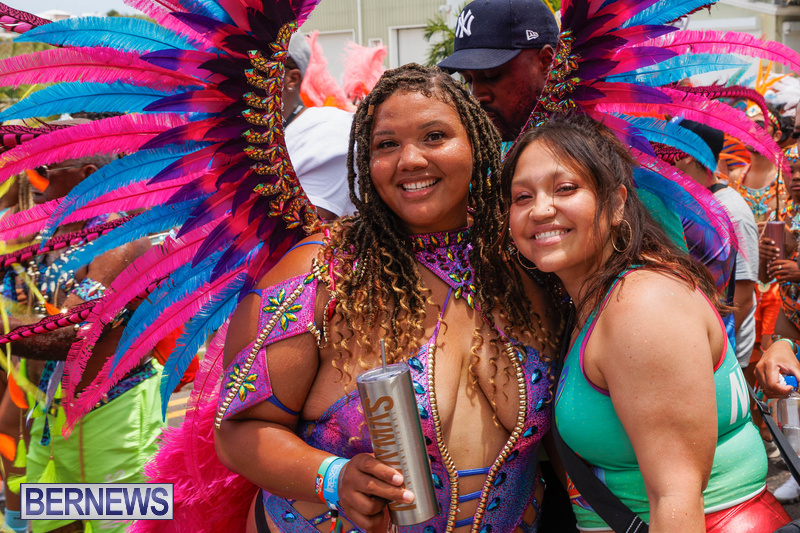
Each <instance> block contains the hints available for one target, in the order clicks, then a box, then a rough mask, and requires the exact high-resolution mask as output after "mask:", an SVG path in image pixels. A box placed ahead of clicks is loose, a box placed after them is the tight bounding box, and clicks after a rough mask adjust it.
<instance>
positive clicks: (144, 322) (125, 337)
mask: <svg viewBox="0 0 800 533" xmlns="http://www.w3.org/2000/svg"><path fill="white" fill-rule="evenodd" d="M221 255H222V251H219V252H216V253H214V254H212V255H210V256H209V257H207V258H206V259H205V260H204V261H202V262H200V264H198V265H197V266H195V267H192V265H191V264H186V265H183V266H182V267H180V268H178V269H177V270H176V271H175V272H173V273H172V274H170V276H169V279H167V280H166V281H164V282H162V283H161V284H160V285H159V286H158V287H157V288H156V290H154V291H153V292H152V293H151V294H150V295H149V296H148V298H147V299H146V300H145V301H144V302H142V303H141V305H139V307H138V308H137V309H136V311H135V312H134V313H133V316H132V317H131V319H130V321H129V322H128V325H127V326H126V327H125V331H123V332H122V338H121V339H120V341H119V344H118V345H117V352H116V354H115V355H114V365H115V366H116V365H117V364H118V363H119V361H120V360H121V359H122V356H123V355H124V354H125V352H126V351H128V349H129V348H130V347H131V345H132V344H133V342H134V341H135V340H136V339H138V338H139V337H140V336H141V335H142V333H144V331H145V330H146V329H147V328H148V327H149V326H150V325H151V324H153V322H155V321H156V320H158V319H159V317H161V315H162V313H163V312H164V311H165V310H166V309H169V308H170V307H171V306H172V305H174V304H177V303H180V302H181V301H182V300H183V299H184V298H186V297H187V296H189V295H190V294H193V293H195V292H197V291H198V290H199V289H200V288H201V287H202V286H203V285H205V284H206V283H208V282H209V281H210V280H211V273H212V271H213V270H214V267H215V266H216V263H217V261H218V260H219V258H220V256H221Z"/></svg>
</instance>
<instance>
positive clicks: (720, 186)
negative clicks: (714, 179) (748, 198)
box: [708, 183, 727, 194]
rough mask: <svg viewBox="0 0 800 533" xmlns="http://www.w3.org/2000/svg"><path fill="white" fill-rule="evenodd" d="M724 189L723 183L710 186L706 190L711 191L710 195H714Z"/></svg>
mask: <svg viewBox="0 0 800 533" xmlns="http://www.w3.org/2000/svg"><path fill="white" fill-rule="evenodd" d="M725 187H727V185H725V184H724V183H715V184H714V185H712V186H710V187H709V188H708V190H709V191H711V194H714V193H715V192H717V191H721V190H722V189H724V188H725Z"/></svg>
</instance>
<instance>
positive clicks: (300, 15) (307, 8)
mask: <svg viewBox="0 0 800 533" xmlns="http://www.w3.org/2000/svg"><path fill="white" fill-rule="evenodd" d="M319 2H320V0H292V11H294V14H295V17H297V26H298V27H300V26H302V25H303V23H304V22H305V21H306V20H308V17H309V15H311V12H312V11H314V8H315V7H317V4H319Z"/></svg>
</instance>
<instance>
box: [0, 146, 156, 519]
mask: <svg viewBox="0 0 800 533" xmlns="http://www.w3.org/2000/svg"><path fill="white" fill-rule="evenodd" d="M110 161H111V157H110V156H92V157H86V158H81V159H73V160H67V161H64V162H62V163H59V164H58V165H54V166H53V167H42V168H40V169H37V172H38V173H39V174H40V175H42V176H43V177H45V178H46V179H47V188H46V189H45V190H44V191H35V192H34V194H33V201H34V203H36V204H42V203H45V202H48V201H51V200H55V199H58V198H63V197H64V196H66V195H67V194H68V193H69V192H70V191H71V190H72V189H73V188H74V187H75V186H77V185H78V184H79V183H80V182H82V181H83V180H84V179H86V178H87V177H88V176H90V175H91V174H93V173H94V172H96V171H97V170H98V169H99V168H101V167H103V166H104V165H105V164H108V163H109V162H110ZM118 217H119V215H117V214H111V215H106V216H99V217H95V218H92V219H90V220H87V221H76V222H70V223H66V224H63V225H61V226H59V228H58V229H57V230H56V232H55V235H61V234H65V233H70V232H74V231H77V230H81V229H87V228H90V227H95V226H98V225H100V224H103V223H105V222H107V221H110V220H112V219H113V218H118ZM148 248H149V241H148V239H146V238H143V239H140V240H137V241H134V242H132V243H128V244H125V245H123V246H121V247H119V248H116V249H114V250H111V251H109V252H107V253H105V254H103V255H101V256H99V257H98V258H97V259H95V260H94V261H92V262H91V263H90V264H89V265H88V266H85V267H81V268H78V269H77V270H75V271H72V270H65V269H64V264H65V263H64V261H63V259H65V258H66V257H68V256H69V254H71V253H73V252H75V251H76V249H75V248H74V247H67V248H66V249H61V250H58V251H55V252H51V253H48V254H46V255H44V256H38V257H36V258H34V259H33V260H31V261H30V262H29V263H28V264H26V265H24V267H25V272H24V274H22V273H18V272H16V271H9V272H7V273H6V275H5V278H4V280H3V292H4V296H6V297H8V298H11V299H17V300H18V301H20V302H21V303H29V304H30V305H31V307H32V313H33V314H31V315H18V314H15V315H13V316H11V317H10V325H11V328H12V329H13V328H14V327H16V326H18V325H22V324H28V323H32V322H36V321H38V320H39V319H41V318H42V317H43V316H45V315H46V314H48V313H50V312H52V311H50V309H54V310H56V312H57V311H58V310H59V309H63V308H68V307H73V306H75V305H78V304H80V303H82V302H85V301H89V300H93V299H96V298H100V297H102V296H103V294H104V291H105V287H106V286H107V285H108V284H109V283H111V281H112V280H114V279H115V278H116V277H117V276H118V275H119V274H120V272H122V270H123V269H124V268H125V267H126V266H127V265H129V264H130V263H131V262H132V261H133V260H134V259H136V258H137V257H138V256H140V255H141V254H142V253H144V252H145V251H146V250H147V249H148ZM21 277H27V278H29V280H30V281H29V282H26V283H19V284H18V280H19V278H21ZM28 283H30V284H32V285H33V286H35V287H36V288H37V291H38V294H37V293H36V292H34V291H30V290H27V289H26V290H23V291H21V292H18V291H17V290H16V289H17V287H18V285H19V286H20V287H28V286H29V285H28ZM39 294H40V295H41V299H39ZM128 313H129V311H127V310H125V311H123V312H122V314H121V315H120V316H118V317H117V320H116V322H115V323H116V324H117V325H121V324H124V323H125V321H126V319H127V317H128ZM77 331H78V329H77V328H73V327H69V328H62V329H59V330H56V331H52V332H48V333H44V334H41V335H37V336H34V337H31V338H28V339H24V340H21V341H18V342H14V343H12V345H11V350H12V353H13V354H14V355H16V356H18V357H21V358H23V361H24V363H23V364H24V366H25V367H26V371H27V372H26V373H27V376H28V379H29V380H30V382H31V383H33V384H34V385H38V388H39V390H40V392H41V395H42V397H44V398H46V400H41V398H40V399H39V400H38V401H35V400H34V398H33V397H30V396H29V405H30V406H31V408H32V417H33V419H32V422H31V425H30V439H31V443H30V449H29V450H28V452H27V458H26V459H27V467H26V478H27V481H29V482H51V483H52V482H55V481H56V480H58V482H61V483H108V482H112V481H113V482H128V483H135V482H141V481H142V480H143V479H142V470H143V467H144V463H145V462H146V461H147V460H148V459H149V458H150V457H151V456H152V455H153V454H154V453H155V451H156V449H157V439H158V437H159V436H160V435H161V430H162V427H163V422H162V420H161V415H160V412H161V410H160V398H159V384H160V375H161V373H160V367H159V366H157V365H156V364H154V363H153V361H152V359H150V358H149V357H148V358H146V359H145V360H143V361H142V362H141V363H140V364H139V366H137V367H135V368H134V369H132V370H131V371H130V372H129V373H128V374H127V375H126V377H125V378H123V379H122V380H121V381H120V383H119V384H118V385H116V386H115V387H114V388H112V389H111V391H109V393H108V394H107V395H106V398H105V399H104V400H103V401H102V402H100V403H99V404H98V405H97V406H96V407H95V408H94V410H92V411H91V412H90V413H89V414H88V415H87V416H86V417H85V418H83V419H82V420H81V421H80V422H79V423H78V426H77V427H76V428H75V434H74V435H73V438H70V439H65V438H64V437H62V436H61V429H60V426H61V423H60V420H62V419H63V418H62V414H61V407H60V403H61V401H62V398H61V397H60V388H59V383H60V379H61V371H62V369H63V361H65V360H66V358H67V355H68V353H69V349H70V346H71V345H72V343H73V342H74V341H75V338H76V336H77ZM121 334H122V328H119V327H112V328H109V330H108V331H105V332H104V333H103V335H102V336H101V337H100V340H99V341H98V343H97V345H96V348H95V351H94V354H93V356H92V359H90V360H89V362H88V365H87V374H86V375H85V376H84V380H83V381H82V382H81V384H79V386H78V390H82V389H83V388H84V387H85V386H86V385H87V384H88V383H89V382H90V380H91V379H93V378H94V376H95V375H96V373H97V372H98V371H99V369H100V368H101V367H102V365H103V364H104V363H105V361H106V360H107V358H109V357H111V356H112V355H113V354H114V352H115V350H116V346H117V343H118V342H119V339H120V337H121ZM63 400H64V401H67V399H63ZM17 518H18V517H17ZM7 522H8V520H7ZM88 522H91V523H92V527H93V528H94V529H95V530H98V529H100V530H102V531H119V532H122V531H124V530H125V528H126V523H124V522H111V521H88ZM85 525H86V524H83V523H81V521H77V522H76V521H73V520H35V521H32V522H31V527H32V530H33V531H34V532H36V533H39V532H42V533H44V532H51V531H56V532H59V533H68V532H72V531H82V530H83V528H84V526H85ZM17 526H18V527H19V528H20V529H19V530H20V531H24V528H25V527H26V524H24V523H21V524H20V523H17Z"/></svg>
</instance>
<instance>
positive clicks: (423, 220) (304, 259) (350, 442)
mask: <svg viewBox="0 0 800 533" xmlns="http://www.w3.org/2000/svg"><path fill="white" fill-rule="evenodd" d="M350 143H351V146H350V153H349V157H348V167H349V174H348V175H349V185H350V191H351V192H350V195H351V199H352V201H353V203H354V204H355V206H356V207H357V210H358V215H357V216H355V217H353V218H345V219H342V220H340V221H338V222H335V223H334V224H333V225H331V226H329V227H327V229H326V230H325V232H324V233H323V234H321V235H318V236H312V237H309V238H308V239H306V240H305V241H304V242H302V243H301V246H299V247H296V248H295V249H293V250H292V251H290V252H289V253H288V254H287V255H286V256H285V257H284V258H283V260H282V261H281V262H280V263H279V264H278V265H277V266H276V267H275V268H274V269H273V270H272V271H271V272H270V273H269V274H268V275H267V276H266V277H265V278H264V279H263V280H261V282H260V283H259V284H258V289H257V290H256V291H254V292H255V294H250V295H248V296H247V297H246V298H245V299H244V300H243V301H242V303H241V305H240V306H239V307H238V308H237V310H236V312H235V314H234V316H233V319H232V322H231V326H230V328H231V329H230V332H229V335H228V341H227V343H228V344H227V346H226V350H225V361H224V364H225V366H226V370H225V374H224V382H223V384H222V387H223V388H222V389H221V391H222V392H221V394H220V408H219V411H218V414H217V420H218V423H219V428H218V430H217V432H216V442H217V450H218V455H219V457H220V458H221V460H222V462H223V463H224V464H225V465H226V466H228V467H229V468H230V469H232V470H234V471H236V472H239V473H241V474H242V475H244V476H245V477H247V478H248V479H250V480H251V481H252V482H254V483H255V484H256V485H257V486H259V487H261V488H262V489H263V490H262V491H260V493H259V496H258V497H257V498H256V501H255V502H254V506H255V511H254V512H252V511H251V518H250V530H253V531H267V530H271V531H276V530H277V531H298V532H299V531H315V530H316V529H315V527H316V526H318V527H319V528H323V527H327V528H330V527H331V526H330V524H329V523H326V522H328V520H330V516H331V513H330V511H329V510H328V507H326V505H325V504H321V503H320V502H319V499H318V497H317V494H316V492H315V477H316V475H317V473H318V471H321V470H320V467H321V466H322V467H323V469H324V467H325V465H330V464H337V465H340V466H341V464H344V466H343V468H342V469H341V471H340V473H339V475H338V476H336V479H337V480H338V495H337V499H338V509H339V510H340V511H341V515H340V519H341V520H342V521H343V522H344V524H345V525H344V527H346V528H347V530H352V529H355V530H358V531H361V530H366V531H386V527H387V520H388V515H387V514H386V512H385V511H386V504H387V502H389V501H404V502H410V501H412V500H413V498H414V495H413V494H412V493H411V492H410V491H408V490H405V489H404V488H403V480H402V476H401V474H400V473H399V472H398V471H396V470H394V469H393V468H390V467H389V466H388V465H386V464H384V463H381V462H380V461H378V460H377V459H375V458H374V457H373V456H372V455H371V453H370V452H371V446H370V440H369V436H368V433H367V430H366V426H365V423H364V419H363V415H362V414H361V411H360V402H359V399H358V393H357V391H356V387H355V377H356V376H357V375H358V374H359V373H361V372H363V371H364V370H367V369H370V368H374V367H376V366H378V365H379V364H380V352H379V348H378V346H379V342H378V341H379V339H384V338H385V339H386V352H387V359H388V360H389V362H398V361H408V363H409V366H410V368H411V373H412V377H413V380H414V382H415V390H416V393H417V398H416V399H417V402H418V407H419V410H420V415H421V419H422V428H423V433H424V435H425V437H426V439H425V440H426V444H427V448H426V451H427V453H428V454H429V456H430V459H431V467H432V472H433V481H434V486H435V489H436V496H437V499H438V501H439V507H440V510H441V512H440V513H439V515H437V516H436V517H434V518H433V519H431V520H429V521H427V522H425V523H423V524H419V525H416V526H410V527H401V528H400V530H401V531H415V532H416V531H419V532H423V531H425V532H428V531H433V530H435V531H445V530H447V531H452V530H457V531H466V530H467V529H468V528H474V529H481V528H483V529H482V530H486V531H488V530H494V531H498V532H500V531H502V532H505V531H514V530H515V529H517V528H522V530H523V531H535V530H536V521H537V518H538V510H539V505H540V500H541V494H542V492H543V487H542V486H541V483H540V482H539V481H538V480H539V476H538V475H537V455H538V448H539V443H540V441H541V437H542V436H543V435H544V434H545V433H546V432H547V430H548V427H549V414H548V413H549V403H550V400H551V386H552V383H551V380H550V369H551V361H552V356H553V353H554V349H555V345H556V342H557V339H558V333H559V331H558V329H559V327H560V321H559V320H558V316H556V315H557V313H556V312H555V310H556V309H557V307H556V306H554V305H553V301H552V298H551V296H550V295H549V294H548V293H547V292H546V291H545V290H544V289H543V288H542V287H540V286H537V285H536V284H535V283H534V282H533V281H531V280H530V278H528V277H527V276H522V275H521V274H520V272H519V271H517V270H516V269H514V268H512V267H510V266H509V265H510V264H511V263H510V262H508V261H507V260H506V258H505V256H504V254H503V253H502V252H501V248H499V247H498V246H497V244H496V239H497V236H498V235H499V233H500V230H501V224H502V220H503V216H502V213H501V210H500V206H501V204H500V196H499V194H500V190H499V184H498V183H497V181H496V177H495V175H493V174H490V169H497V168H499V166H500V158H499V153H498V146H499V144H500V143H499V137H498V134H497V132H496V130H495V129H494V127H493V126H492V124H491V122H490V121H489V119H488V118H487V116H486V115H485V114H484V112H483V111H482V110H481V109H480V107H479V105H478V103H477V102H476V101H475V100H474V99H473V98H472V97H471V96H470V95H469V94H468V93H467V91H466V90H465V88H464V87H462V86H460V85H459V84H457V83H455V82H454V81H453V80H452V78H451V77H450V76H448V75H447V74H446V73H444V72H442V71H440V70H439V69H437V68H435V67H434V68H428V67H422V66H419V65H406V66H404V67H400V68H397V69H394V70H390V71H387V72H386V73H385V74H384V75H383V77H382V78H381V79H380V81H379V82H378V84H377V86H376V87H375V89H374V90H373V92H372V93H370V95H369V96H367V98H366V99H365V100H364V101H363V102H362V103H361V105H360V106H359V109H358V111H357V113H356V115H355V118H354V123H353V128H352V130H351V141H350ZM545 310H550V311H545ZM254 339H255V340H254ZM248 365H249V366H248ZM434 365H435V366H434ZM434 369H435V370H434ZM245 370H247V372H249V374H247V375H248V378H247V379H248V383H247V384H246V385H250V386H245V387H242V388H239V389H238V391H239V392H236V387H234V386H233V385H232V384H234V383H235V379H236V376H237V375H238V374H239V373H243V372H245ZM253 375H256V376H257V377H256V378H252V376H253ZM429 377H430V379H429ZM232 389H233V390H234V392H233V393H231V392H230V391H231V390H232ZM241 391H244V392H243V393H242V392H241ZM345 460H347V461H346V462H345ZM322 475H323V476H324V474H322ZM325 501H326V503H328V504H335V503H337V502H335V501H334V502H332V501H330V499H326V500H325ZM335 507H336V506H335V505H334V506H333V508H335ZM267 528H268V529H267Z"/></svg>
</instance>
